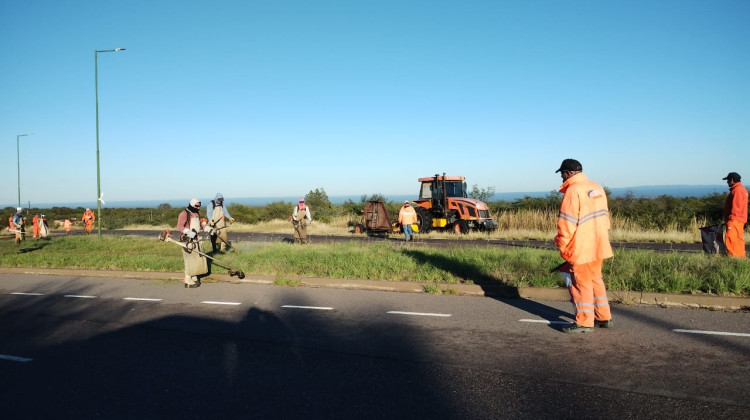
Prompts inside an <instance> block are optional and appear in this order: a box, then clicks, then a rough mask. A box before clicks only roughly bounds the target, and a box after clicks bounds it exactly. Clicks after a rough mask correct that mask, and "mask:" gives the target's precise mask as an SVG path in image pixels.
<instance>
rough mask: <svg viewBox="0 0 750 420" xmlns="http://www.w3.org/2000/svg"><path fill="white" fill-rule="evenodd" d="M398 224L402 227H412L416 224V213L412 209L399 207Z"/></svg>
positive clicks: (410, 207)
mask: <svg viewBox="0 0 750 420" xmlns="http://www.w3.org/2000/svg"><path fill="white" fill-rule="evenodd" d="M398 222H399V223H401V224H402V225H413V224H414V223H417V212H416V211H415V210H414V207H412V206H409V207H401V210H399V212H398Z"/></svg>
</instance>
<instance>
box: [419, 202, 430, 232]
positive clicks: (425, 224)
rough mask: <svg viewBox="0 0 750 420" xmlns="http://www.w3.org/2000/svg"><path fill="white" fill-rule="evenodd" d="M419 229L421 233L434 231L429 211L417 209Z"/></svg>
mask: <svg viewBox="0 0 750 420" xmlns="http://www.w3.org/2000/svg"><path fill="white" fill-rule="evenodd" d="M417 227H418V228H419V233H428V232H429V231H430V229H432V214H430V211H429V210H427V209H425V208H422V207H417Z"/></svg>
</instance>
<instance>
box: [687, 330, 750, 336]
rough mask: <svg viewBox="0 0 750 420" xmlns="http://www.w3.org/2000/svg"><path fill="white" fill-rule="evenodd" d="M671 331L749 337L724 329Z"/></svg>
mask: <svg viewBox="0 0 750 420" xmlns="http://www.w3.org/2000/svg"><path fill="white" fill-rule="evenodd" d="M672 331H674V332H677V333H687V334H709V335H731V336H735V337H750V334H746V333H733V332H726V331H701V330H681V329H674V330H672Z"/></svg>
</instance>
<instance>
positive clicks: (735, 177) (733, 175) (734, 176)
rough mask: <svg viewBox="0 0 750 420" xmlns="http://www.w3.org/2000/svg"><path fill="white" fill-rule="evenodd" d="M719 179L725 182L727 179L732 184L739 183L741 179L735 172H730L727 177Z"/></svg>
mask: <svg viewBox="0 0 750 420" xmlns="http://www.w3.org/2000/svg"><path fill="white" fill-rule="evenodd" d="M721 179H723V180H724V181H726V180H728V179H731V180H732V181H734V182H740V180H741V179H742V177H741V176H740V174H738V173H737V172H730V173H729V174H728V175H727V176H725V177H724V178H721Z"/></svg>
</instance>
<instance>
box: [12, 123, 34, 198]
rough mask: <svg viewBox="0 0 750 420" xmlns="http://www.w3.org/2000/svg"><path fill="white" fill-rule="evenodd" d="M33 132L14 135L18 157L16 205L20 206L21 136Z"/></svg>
mask: <svg viewBox="0 0 750 420" xmlns="http://www.w3.org/2000/svg"><path fill="white" fill-rule="evenodd" d="M32 134H34V133H28V134H19V135H17V136H16V158H17V159H18V207H21V146H20V144H21V142H20V139H21V137H24V136H30V135H32Z"/></svg>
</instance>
